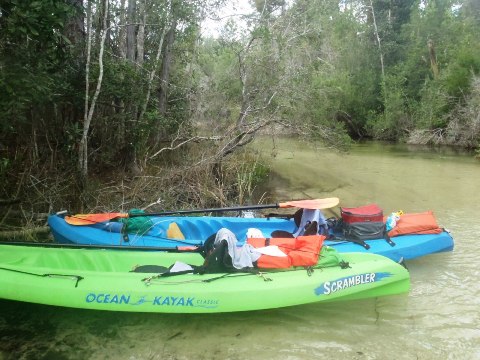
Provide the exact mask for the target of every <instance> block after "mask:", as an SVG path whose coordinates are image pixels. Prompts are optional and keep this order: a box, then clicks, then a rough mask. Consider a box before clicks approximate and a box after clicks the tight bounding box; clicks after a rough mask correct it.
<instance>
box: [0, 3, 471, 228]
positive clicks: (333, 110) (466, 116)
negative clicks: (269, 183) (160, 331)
mask: <svg viewBox="0 0 480 360" xmlns="http://www.w3.org/2000/svg"><path fill="white" fill-rule="evenodd" d="M229 3H230V2H229V1H227V0H183V1H182V0H41V1H21V0H2V1H1V2H0V94H1V95H0V130H1V134H0V215H1V216H0V228H2V229H4V230H5V229H11V228H12V226H18V225H21V226H25V225H29V224H33V225H35V224H36V223H37V221H44V219H43V220H42V219H41V216H40V217H39V215H38V214H47V213H51V212H53V211H58V210H61V209H69V210H71V211H111V210H128V209H130V208H135V207H141V208H144V209H145V208H149V210H157V211H160V210H162V209H181V208H193V207H212V206H214V207H218V206H225V205H228V204H243V203H249V202H251V201H252V200H254V199H253V198H252V197H253V196H254V195H253V194H254V189H255V187H256V185H257V184H259V183H260V182H261V181H262V180H263V179H264V178H265V176H267V174H268V167H267V166H265V165H264V164H263V162H262V160H261V159H260V158H259V157H258V155H256V154H255V153H254V152H252V151H251V150H250V149H249V147H247V146H246V145H247V144H249V143H251V142H252V141H253V140H254V139H255V138H258V136H259V135H262V136H277V135H285V134H288V135H292V136H299V137H300V138H303V139H305V140H306V141H315V142H319V143H320V144H322V146H324V147H329V148H334V149H337V150H339V151H345V150H348V147H349V145H350V144H351V143H352V141H358V140H362V139H375V140H386V141H394V142H408V143H412V144H434V145H438V144H440V145H453V146H459V147H463V148H469V149H473V150H475V149H478V146H479V140H480V2H479V1H478V0H463V1H453V0H421V1H419V0H352V1H348V0H288V1H287V0H254V1H252V0H251V1H250V2H249V3H250V5H251V11H247V12H245V11H244V12H242V13H236V14H234V16H229V17H222V14H221V9H222V7H223V6H225V5H228V4H229ZM220 20H221V21H223V23H224V26H223V27H222V28H221V30H220V31H219V32H218V34H216V35H215V36H212V35H211V34H209V33H206V32H205V24H206V23H210V24H211V23H215V22H217V21H220ZM477 152H478V150H477ZM255 200H257V201H258V199H255ZM13 219H15V220H16V221H13Z"/></svg>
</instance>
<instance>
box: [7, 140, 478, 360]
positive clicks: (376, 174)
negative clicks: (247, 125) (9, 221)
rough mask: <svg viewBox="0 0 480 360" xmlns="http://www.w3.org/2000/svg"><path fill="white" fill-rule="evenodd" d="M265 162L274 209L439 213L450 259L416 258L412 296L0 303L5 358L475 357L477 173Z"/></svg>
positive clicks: (303, 149) (329, 157) (353, 156)
mask: <svg viewBox="0 0 480 360" xmlns="http://www.w3.org/2000/svg"><path fill="white" fill-rule="evenodd" d="M257 146H258V149H261V151H262V152H263V153H264V154H266V155H268V156H270V154H272V153H273V154H274V155H275V157H272V158H270V161H271V166H272V170H273V171H274V174H273V175H272V176H271V178H270V180H269V184H268V186H270V187H271V188H272V189H273V190H272V191H273V193H274V196H275V197H276V198H277V199H278V201H283V200H290V199H301V198H317V197H330V196H338V197H339V198H340V199H341V205H342V206H357V205H365V204H367V203H371V202H376V203H378V204H379V205H380V206H381V207H382V208H383V209H384V211H385V213H388V212H391V211H394V210H400V209H401V210H404V211H405V212H416V211H425V210H434V212H435V214H436V216H437V220H438V221H439V223H440V224H441V225H443V226H445V227H446V228H448V229H449V230H450V231H451V233H452V235H453V237H454V238H455V241H456V243H455V249H454V251H453V252H449V253H443V254H435V255H430V256H428V257H425V258H422V259H418V260H413V261H409V262H408V263H407V266H408V269H409V270H410V272H411V282H412V289H411V292H410V293H409V294H405V295H399V296H393V297H384V298H377V299H368V300H362V301H351V302H344V303H333V304H321V305H318V304H317V305H315V304H312V305H306V306H298V307H292V308H285V309H276V310H268V311H258V312H252V313H234V314H217V315H206V316H205V315H162V314H128V313H110V312H97V311H87V310H74V309H63V308H56V307H48V306H40V305H30V304H22V303H17V302H9V301H0V360H7V359H56V360H60V359H132V360H133V359H162V360H163V359H195V360H201V359H233V360H235V359H279V358H281V359H291V360H296V359H299V360H300V359H313V358H321V359H355V360H364V359H365V360H366V359H422V360H424V359H462V360H463V359H478V358H480V325H479V324H480V283H479V278H480V271H479V269H478V263H479V261H478V259H479V256H480V246H479V244H478V240H479V239H478V236H477V234H478V233H479V232H480V221H478V216H479V214H480V192H479V191H478V183H479V181H478V180H479V179H480V164H479V163H478V162H477V161H475V160H474V159H472V158H471V157H470V156H466V155H463V154H457V153H455V152H451V151H431V150H427V149H421V151H419V150H418V149H415V152H412V149H409V148H407V147H402V146H386V145H376V144H365V145H358V146H356V147H355V148H354V149H353V150H352V152H351V153H350V154H348V155H339V154H335V153H332V152H329V151H327V150H325V149H314V148H311V147H307V146H306V145H304V144H301V143H299V142H294V141H291V140H285V141H282V142H277V143H276V146H275V147H273V146H272V144H271V143H270V142H269V141H268V140H264V141H263V142H262V143H261V144H257Z"/></svg>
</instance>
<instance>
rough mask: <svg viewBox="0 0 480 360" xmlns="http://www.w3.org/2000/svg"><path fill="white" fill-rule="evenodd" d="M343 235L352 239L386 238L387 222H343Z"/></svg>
mask: <svg viewBox="0 0 480 360" xmlns="http://www.w3.org/2000/svg"><path fill="white" fill-rule="evenodd" d="M342 228H343V235H344V236H345V238H346V239H349V240H350V239H351V240H371V239H384V238H385V234H386V231H385V224H384V223H383V222H379V221H371V222H370V221H369V222H355V223H347V222H345V221H343V223H342Z"/></svg>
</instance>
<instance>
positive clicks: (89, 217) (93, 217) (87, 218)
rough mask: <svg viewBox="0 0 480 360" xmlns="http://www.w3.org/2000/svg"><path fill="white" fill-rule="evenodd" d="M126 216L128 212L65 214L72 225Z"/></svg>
mask: <svg viewBox="0 0 480 360" xmlns="http://www.w3.org/2000/svg"><path fill="white" fill-rule="evenodd" d="M126 217H128V214H126V213H105V214H76V215H72V216H65V222H66V223H67V224H70V225H93V224H96V223H100V222H105V221H110V220H113V219H116V218H126Z"/></svg>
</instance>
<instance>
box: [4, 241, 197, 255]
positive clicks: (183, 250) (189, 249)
mask: <svg viewBox="0 0 480 360" xmlns="http://www.w3.org/2000/svg"><path fill="white" fill-rule="evenodd" d="M0 245H16V246H29V247H47V248H67V249H101V250H105V249H107V250H126V251H132V250H133V251H146V250H148V251H162V252H173V253H199V252H201V250H202V246H201V245H199V246H194V245H192V246H177V247H174V248H172V247H160V246H130V245H129V246H124V245H94V244H70V243H69V244H60V243H43V242H23V241H0Z"/></svg>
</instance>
